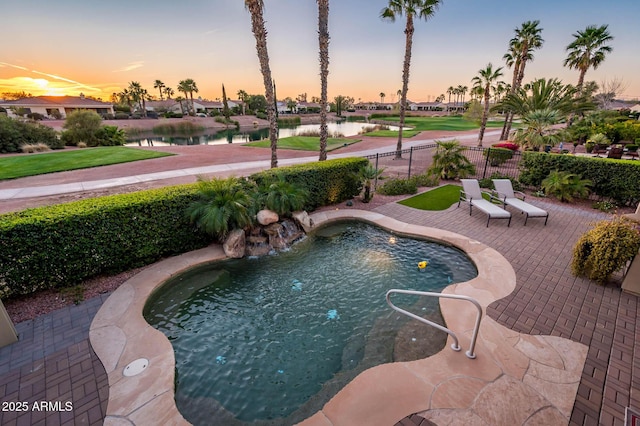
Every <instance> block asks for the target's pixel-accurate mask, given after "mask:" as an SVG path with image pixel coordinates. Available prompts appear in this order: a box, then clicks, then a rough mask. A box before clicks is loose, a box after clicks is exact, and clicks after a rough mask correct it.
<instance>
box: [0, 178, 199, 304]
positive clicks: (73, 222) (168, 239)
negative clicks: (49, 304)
mask: <svg viewBox="0 0 640 426" xmlns="http://www.w3.org/2000/svg"><path fill="white" fill-rule="evenodd" d="M196 190H197V187H196V186H195V185H182V186H174V187H168V188H162V189H155V190H150V191H142V192H136V193H131V194H123V195H114V196H108V197H101V198H93V199H87V200H81V201H77V202H73V203H69V204H60V205H55V206H48V207H41V208H36V209H30V210H25V211H22V212H17V213H10V214H5V215H1V216H0V240H1V241H3V244H0V297H2V298H5V297H8V296H17V295H26V294H30V293H33V292H35V291H38V290H43V289H48V288H54V287H66V286H72V285H75V284H78V283H80V282H82V281H83V280H85V279H87V278H90V277H93V276H97V275H101V274H116V273H119V272H123V271H127V270H129V269H132V268H136V267H139V266H143V265H147V264H149V263H152V262H155V261H157V260H158V259H160V258H161V257H164V256H171V255H175V254H179V253H184V252H186V251H190V250H195V249H198V248H201V247H204V246H206V245H207V244H208V243H209V242H210V239H209V238H207V237H206V236H205V234H204V233H201V232H200V231H197V230H196V228H195V227H194V226H193V225H191V224H190V223H189V221H188V219H187V218H186V217H185V210H186V208H187V206H188V205H189V204H190V203H191V202H193V201H194V200H196V199H197V192H196Z"/></svg>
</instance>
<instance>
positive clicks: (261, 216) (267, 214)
mask: <svg viewBox="0 0 640 426" xmlns="http://www.w3.org/2000/svg"><path fill="white" fill-rule="evenodd" d="M257 219H258V223H259V224H260V225H262V226H267V225H271V224H272V223H276V222H277V221H279V220H280V217H278V213H276V212H274V211H271V210H260V211H259V212H258V215H257Z"/></svg>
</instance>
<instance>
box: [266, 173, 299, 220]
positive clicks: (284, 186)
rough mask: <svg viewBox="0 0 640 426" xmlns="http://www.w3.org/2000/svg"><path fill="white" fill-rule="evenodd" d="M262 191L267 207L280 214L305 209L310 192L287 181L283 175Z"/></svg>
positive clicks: (283, 214)
mask: <svg viewBox="0 0 640 426" xmlns="http://www.w3.org/2000/svg"><path fill="white" fill-rule="evenodd" d="M261 192H263V197H264V198H263V200H264V205H265V207H266V208H267V209H269V210H272V211H274V212H276V213H278V215H280V216H286V215H289V214H291V212H294V211H296V210H301V209H303V208H304V205H305V204H306V202H307V199H308V198H309V193H308V192H307V191H306V190H305V189H304V188H301V187H299V186H297V185H295V184H292V183H289V182H286V181H285V180H284V178H283V177H279V178H278V180H277V181H275V182H273V183H271V184H270V185H269V186H268V187H267V188H266V189H264V190H263V191H261Z"/></svg>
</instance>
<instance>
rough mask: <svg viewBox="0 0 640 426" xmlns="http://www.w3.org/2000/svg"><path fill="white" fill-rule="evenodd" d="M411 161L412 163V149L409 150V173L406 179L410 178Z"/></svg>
mask: <svg viewBox="0 0 640 426" xmlns="http://www.w3.org/2000/svg"><path fill="white" fill-rule="evenodd" d="M411 161H413V147H411V149H410V150H409V172H408V173H407V179H409V178H411Z"/></svg>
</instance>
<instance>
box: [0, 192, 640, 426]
mask: <svg viewBox="0 0 640 426" xmlns="http://www.w3.org/2000/svg"><path fill="white" fill-rule="evenodd" d="M534 202H535V203H537V204H538V205H540V206H541V207H543V208H545V209H547V210H548V211H549V212H550V219H549V223H548V225H547V226H546V227H545V226H544V225H543V223H542V222H539V221H535V220H532V221H529V222H528V223H527V226H526V227H524V226H523V222H524V219H523V218H521V217H519V215H517V214H514V219H513V222H512V225H511V226H510V227H507V226H506V224H502V223H495V224H491V225H490V226H489V227H488V228H487V227H485V226H484V218H483V217H481V216H480V214H479V213H478V214H477V215H476V214H474V215H473V216H469V214H468V210H467V209H464V208H455V207H454V208H452V209H450V210H448V211H445V212H425V211H419V210H414V209H411V208H408V207H405V206H402V205H399V204H396V203H390V204H386V205H384V206H381V207H378V208H377V209H376V210H375V211H376V212H378V213H382V214H384V215H386V216H389V217H392V218H396V219H398V220H401V221H403V222H406V223H410V224H417V225H424V226H430V227H435V228H441V229H445V230H450V231H453V232H456V233H459V234H462V235H465V236H468V237H470V238H472V239H476V240H478V241H480V242H483V243H485V244H487V245H488V246H490V247H492V248H494V249H496V250H497V251H498V252H500V253H501V254H502V255H503V256H505V258H506V259H507V260H508V261H509V262H510V263H511V264H512V266H513V268H514V270H515V272H516V277H517V285H516V289H515V291H514V292H513V293H512V294H510V295H509V296H507V297H505V298H503V299H501V300H498V301H497V302H495V303H493V304H492V305H491V306H489V308H488V309H487V314H488V315H489V316H490V317H491V318H493V319H495V320H496V321H498V322H499V323H501V324H503V325H505V326H507V327H508V328H511V329H513V330H514V331H518V332H522V333H529V334H543V335H552V336H560V337H565V338H570V339H572V340H574V341H577V342H581V343H584V344H585V345H587V346H589V350H588V354H587V360H586V364H585V368H584V370H583V372H582V378H581V381H580V385H579V388H578V395H577V397H576V402H575V405H574V407H573V411H572V415H571V424H576V425H598V424H603V425H623V424H624V415H625V413H624V408H625V407H626V406H631V407H635V408H636V409H637V408H638V407H640V400H639V397H638V395H639V394H638V391H639V390H640V380H639V378H640V375H639V374H638V367H639V366H640V361H639V360H638V359H637V357H634V354H635V353H636V351H637V350H638V349H640V348H638V343H637V341H638V327H637V314H638V298H637V297H636V296H633V295H629V294H626V293H623V292H621V291H620V290H619V289H618V288H616V287H614V286H608V287H602V286H598V285H595V284H593V283H590V282H588V281H586V280H584V279H580V278H575V277H573V276H572V275H571V273H570V268H569V264H570V259H571V248H572V246H573V244H574V242H575V241H576V239H577V238H578V236H579V235H581V234H582V233H583V232H584V231H585V230H586V229H587V228H588V224H589V223H590V222H592V221H594V220H599V219H603V218H606V217H607V215H605V214H603V213H599V212H595V211H594V212H588V211H583V210H577V209H573V208H570V207H568V206H564V205H557V204H551V203H544V201H542V200H535V201H534ZM107 296H108V295H102V296H101V297H99V298H95V299H92V300H89V301H85V302H83V303H82V304H81V305H79V306H71V307H68V308H65V309H62V310H60V311H56V312H54V313H52V314H49V315H45V316H43V317H39V318H37V319H35V320H33V321H26V322H24V323H21V324H18V325H17V329H18V332H19V333H20V341H19V342H18V343H16V344H14V345H11V346H8V347H5V348H3V349H0V394H1V395H3V397H2V401H27V402H29V403H33V402H35V401H38V400H43V399H46V400H50V401H56V400H57V401H67V400H70V401H72V402H73V411H71V412H48V413H42V412H33V411H27V412H21V413H16V412H0V424H2V425H5V424H6V425H11V424H101V423H102V419H103V416H104V413H105V412H106V400H107V398H108V387H107V380H106V374H105V370H104V368H103V367H102V365H101V364H100V362H99V360H98V359H97V358H96V357H95V354H93V351H92V349H91V348H90V346H89V343H88V329H89V324H90V322H91V320H92V319H93V316H94V314H95V312H96V311H97V309H98V308H99V306H100V305H101V304H102V302H103V301H104V300H105V299H106V297H107ZM432 415H433V413H431V414H430V412H427V413H419V415H417V416H416V415H414V416H410V417H407V418H405V419H398V420H399V421H400V420H402V424H404V425H407V424H428V423H426V422H424V421H423V420H422V419H423V418H424V417H426V418H427V419H429V418H430V416H432ZM432 420H433V421H434V422H436V423H437V422H438V418H437V416H435V418H432Z"/></svg>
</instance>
